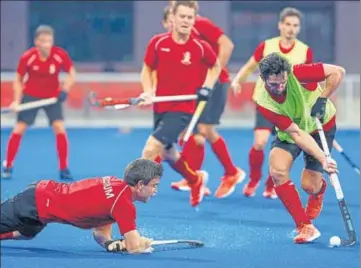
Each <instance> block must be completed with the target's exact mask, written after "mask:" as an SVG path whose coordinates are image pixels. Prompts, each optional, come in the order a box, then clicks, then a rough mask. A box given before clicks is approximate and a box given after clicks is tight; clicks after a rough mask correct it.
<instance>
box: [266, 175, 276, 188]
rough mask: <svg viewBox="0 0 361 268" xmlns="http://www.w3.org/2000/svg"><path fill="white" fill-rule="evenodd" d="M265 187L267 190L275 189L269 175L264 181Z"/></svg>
mask: <svg viewBox="0 0 361 268" xmlns="http://www.w3.org/2000/svg"><path fill="white" fill-rule="evenodd" d="M266 187H267V188H274V187H275V184H274V182H273V180H272V177H271V175H269V174H268V178H267V180H266Z"/></svg>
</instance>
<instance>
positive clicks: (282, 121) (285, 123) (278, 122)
mask: <svg viewBox="0 0 361 268" xmlns="http://www.w3.org/2000/svg"><path fill="white" fill-rule="evenodd" d="M257 110H258V111H259V112H260V113H261V114H262V115H263V116H264V117H265V118H266V119H267V120H268V121H269V122H271V123H272V124H273V125H275V126H276V127H277V128H279V129H280V130H282V131H284V130H286V129H287V128H289V127H290V126H291V124H292V123H293V121H292V119H291V118H289V117H288V116H285V115H281V114H277V113H275V112H272V111H270V110H268V109H266V108H264V107H263V106H261V105H259V104H257Z"/></svg>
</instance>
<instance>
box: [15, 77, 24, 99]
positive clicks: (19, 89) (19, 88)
mask: <svg viewBox="0 0 361 268" xmlns="http://www.w3.org/2000/svg"><path fill="white" fill-rule="evenodd" d="M13 89H14V102H16V103H20V101H21V96H22V94H23V77H22V76H21V75H20V74H19V73H16V77H15V80H14V82H13Z"/></svg>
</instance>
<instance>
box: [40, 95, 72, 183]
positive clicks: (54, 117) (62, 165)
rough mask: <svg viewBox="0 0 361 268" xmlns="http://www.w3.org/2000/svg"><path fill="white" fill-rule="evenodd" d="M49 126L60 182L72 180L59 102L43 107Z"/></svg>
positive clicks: (67, 144) (66, 139)
mask: <svg viewBox="0 0 361 268" xmlns="http://www.w3.org/2000/svg"><path fill="white" fill-rule="evenodd" d="M44 110H45V113H46V116H47V117H48V120H49V125H51V127H52V128H53V132H54V134H55V139H56V150H57V152H58V161H59V171H60V179H61V180H72V179H73V177H72V175H71V173H70V170H69V168H68V153H69V143H68V138H67V134H66V129H65V126H64V116H63V107H62V103H61V102H57V103H55V104H53V105H49V106H47V107H44Z"/></svg>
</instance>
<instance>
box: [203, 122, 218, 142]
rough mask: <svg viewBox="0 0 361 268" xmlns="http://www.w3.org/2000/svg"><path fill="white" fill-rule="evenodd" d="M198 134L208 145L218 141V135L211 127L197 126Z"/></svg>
mask: <svg viewBox="0 0 361 268" xmlns="http://www.w3.org/2000/svg"><path fill="white" fill-rule="evenodd" d="M198 132H199V134H200V135H202V136H203V137H204V138H206V139H207V140H208V141H209V142H210V143H213V142H215V141H216V140H217V139H218V137H219V136H218V133H217V132H216V129H215V127H214V126H213V125H204V124H199V125H198Z"/></svg>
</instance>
